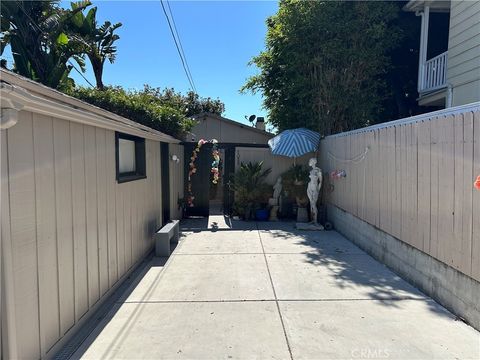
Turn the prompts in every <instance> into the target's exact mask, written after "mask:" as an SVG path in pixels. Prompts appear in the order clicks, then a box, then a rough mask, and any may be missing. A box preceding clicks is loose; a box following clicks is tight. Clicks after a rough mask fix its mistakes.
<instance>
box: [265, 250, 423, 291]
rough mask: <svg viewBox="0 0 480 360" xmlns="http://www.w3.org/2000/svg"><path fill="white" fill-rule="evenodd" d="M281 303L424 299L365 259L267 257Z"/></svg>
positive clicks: (364, 257)
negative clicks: (282, 301) (284, 301)
mask: <svg viewBox="0 0 480 360" xmlns="http://www.w3.org/2000/svg"><path fill="white" fill-rule="evenodd" d="M267 261H268V266H269V268H270V273H271V276H272V280H273V285H274V287H275V290H276V293H277V297H278V299H281V300H294V299H302V300H317V299H322V300H327V299H329V300H332V299H342V300H345V299H404V298H408V299H418V298H424V297H425V296H424V295H423V294H422V293H421V292H420V291H418V290H417V289H416V288H414V287H413V286H411V285H410V284H408V283H407V282H406V281H404V280H402V279H401V278H400V277H398V276H397V275H395V273H393V272H391V271H390V270H389V269H388V268H387V267H386V266H384V265H382V264H380V263H379V262H378V261H376V260H375V259H373V258H371V257H370V256H368V255H366V254H365V255H337V256H335V257H333V256H323V255H320V256H319V255H316V254H268V255H267Z"/></svg>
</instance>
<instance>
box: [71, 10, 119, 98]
mask: <svg viewBox="0 0 480 360" xmlns="http://www.w3.org/2000/svg"><path fill="white" fill-rule="evenodd" d="M76 7H77V5H76V4H75V3H73V4H72V10H74V9H76ZM70 25H71V26H72V32H77V33H78V34H79V35H80V37H81V40H82V41H83V45H84V47H85V54H86V55H87V56H88V59H89V60H90V63H91V64H92V69H93V73H94V75H95V81H96V85H97V88H98V89H100V90H102V89H104V84H103V80H102V77H103V68H104V65H105V61H106V60H108V61H109V62H110V63H111V64H113V63H114V62H115V58H116V55H117V47H116V46H115V45H114V44H115V42H116V41H117V40H118V39H120V36H118V35H117V34H115V33H114V32H115V30H117V29H118V28H119V27H121V26H122V24H121V23H116V24H112V23H111V22H110V21H105V23H104V24H103V25H101V26H100V27H98V23H97V8H96V7H93V8H91V9H90V10H89V11H88V12H87V14H86V15H84V14H83V12H77V13H76V14H75V16H74V17H72V22H71V24H70Z"/></svg>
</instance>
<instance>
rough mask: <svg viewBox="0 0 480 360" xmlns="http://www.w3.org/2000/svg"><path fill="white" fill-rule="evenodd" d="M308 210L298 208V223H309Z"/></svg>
mask: <svg viewBox="0 0 480 360" xmlns="http://www.w3.org/2000/svg"><path fill="white" fill-rule="evenodd" d="M308 220H309V219H308V210H307V208H306V207H300V206H299V207H298V208H297V222H299V223H307V222H308Z"/></svg>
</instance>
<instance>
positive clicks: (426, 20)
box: [415, 6, 430, 93]
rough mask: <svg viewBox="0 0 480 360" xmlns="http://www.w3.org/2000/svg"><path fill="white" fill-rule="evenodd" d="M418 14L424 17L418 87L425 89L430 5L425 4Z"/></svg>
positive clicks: (421, 29)
mask: <svg viewBox="0 0 480 360" xmlns="http://www.w3.org/2000/svg"><path fill="white" fill-rule="evenodd" d="M415 15H416V16H421V17H422V25H421V27H420V51H419V54H418V87H417V90H418V92H419V93H420V91H422V90H423V88H424V87H425V86H424V85H425V84H424V80H425V63H426V62H427V46H428V23H429V18H430V7H429V6H425V7H424V8H423V11H417V12H415Z"/></svg>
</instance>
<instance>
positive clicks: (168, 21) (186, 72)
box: [160, 0, 197, 93]
mask: <svg viewBox="0 0 480 360" xmlns="http://www.w3.org/2000/svg"><path fill="white" fill-rule="evenodd" d="M160 4H161V5H162V9H163V14H164V15H165V18H166V19H167V23H168V27H169V28H170V33H171V34H172V37H173V41H174V42H175V47H176V48H177V52H178V56H180V60H181V61H182V66H183V70H184V71H185V75H186V76H187V79H188V82H189V83H190V86H191V87H192V90H193V91H194V92H195V93H197V89H196V87H195V83H194V82H193V78H192V77H191V74H190V72H189V70H188V66H187V59H186V58H184V55H182V51H181V50H180V45H179V41H180V38H179V39H178V41H177V38H176V36H175V31H174V30H173V27H172V23H171V22H170V18H169V17H168V14H167V10H166V9H165V5H164V4H163V0H160ZM172 20H173V17H172Z"/></svg>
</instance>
